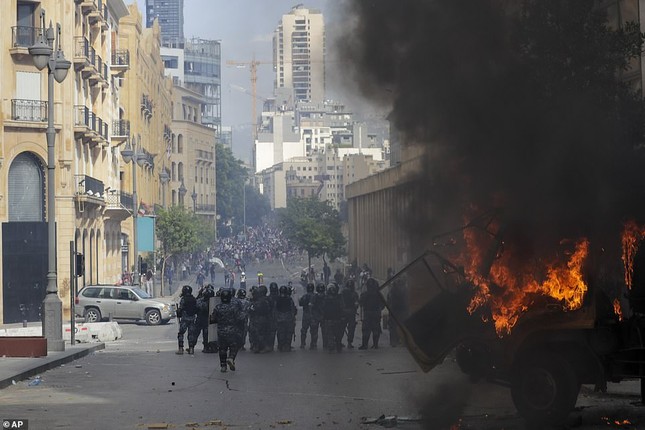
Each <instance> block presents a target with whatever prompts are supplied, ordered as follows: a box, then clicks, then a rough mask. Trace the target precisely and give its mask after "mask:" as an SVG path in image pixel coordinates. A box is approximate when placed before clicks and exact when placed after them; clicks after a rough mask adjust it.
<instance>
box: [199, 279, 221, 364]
mask: <svg viewBox="0 0 645 430" xmlns="http://www.w3.org/2000/svg"><path fill="white" fill-rule="evenodd" d="M211 297H215V289H214V288H213V286H212V285H211V284H208V285H206V286H205V287H204V288H202V289H200V290H199V293H198V294H197V319H196V321H195V331H196V335H195V340H197V338H199V334H200V333H201V335H202V344H203V345H204V349H202V352H206V353H212V352H217V344H215V345H212V344H211V343H209V342H208V305H209V302H210V299H211Z"/></svg>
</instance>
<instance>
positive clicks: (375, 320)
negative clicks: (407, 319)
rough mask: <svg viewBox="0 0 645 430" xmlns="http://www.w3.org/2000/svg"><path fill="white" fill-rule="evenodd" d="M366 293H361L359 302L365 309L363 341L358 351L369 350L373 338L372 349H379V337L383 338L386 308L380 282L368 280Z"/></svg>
mask: <svg viewBox="0 0 645 430" xmlns="http://www.w3.org/2000/svg"><path fill="white" fill-rule="evenodd" d="M365 288H366V291H364V292H363V293H361V296H360V299H359V302H360V305H361V308H363V326H362V332H363V333H362V334H363V340H362V343H361V346H360V347H358V349H367V347H368V343H369V340H370V335H371V336H372V348H378V341H379V337H380V336H381V311H382V310H383V308H384V307H385V305H384V304H383V300H382V299H381V295H380V294H379V292H378V288H379V285H378V281H377V280H376V279H374V278H368V279H367V281H366V282H365Z"/></svg>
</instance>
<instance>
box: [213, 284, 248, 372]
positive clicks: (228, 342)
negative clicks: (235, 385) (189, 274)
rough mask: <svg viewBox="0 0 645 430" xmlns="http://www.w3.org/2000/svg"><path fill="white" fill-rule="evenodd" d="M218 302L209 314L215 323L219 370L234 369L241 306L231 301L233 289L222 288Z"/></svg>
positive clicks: (241, 318) (237, 348)
mask: <svg viewBox="0 0 645 430" xmlns="http://www.w3.org/2000/svg"><path fill="white" fill-rule="evenodd" d="M219 298H220V303H218V304H217V305H215V309H213V313H211V316H210V323H211V324H217V346H218V351H219V363H220V371H221V372H226V371H227V365H228V369H230V370H232V371H235V358H236V357H237V352H238V351H239V349H240V343H241V339H242V332H241V329H240V327H241V325H242V322H243V321H244V315H243V312H242V309H241V307H240V306H239V305H238V304H237V303H233V302H232V299H233V290H232V289H230V288H223V289H222V290H221V291H220V296H219Z"/></svg>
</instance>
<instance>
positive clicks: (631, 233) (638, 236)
mask: <svg viewBox="0 0 645 430" xmlns="http://www.w3.org/2000/svg"><path fill="white" fill-rule="evenodd" d="M644 237H645V227H640V226H638V225H637V224H636V222H634V221H628V222H626V223H625V229H624V230H623V237H622V243H623V256H622V260H623V266H624V268H625V285H627V289H629V290H631V289H632V282H633V275H634V256H635V255H636V252H637V251H638V245H639V244H640V241H641V240H643V238H644Z"/></svg>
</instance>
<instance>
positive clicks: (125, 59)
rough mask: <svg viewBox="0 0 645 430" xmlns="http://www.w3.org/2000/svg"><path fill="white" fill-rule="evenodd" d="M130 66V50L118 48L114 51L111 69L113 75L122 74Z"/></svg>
mask: <svg viewBox="0 0 645 430" xmlns="http://www.w3.org/2000/svg"><path fill="white" fill-rule="evenodd" d="M129 68H130V51H128V50H127V49H117V50H115V51H112V64H110V71H111V72H112V74H113V75H116V76H120V75H122V74H123V73H125V72H126V71H127V70H128V69H129Z"/></svg>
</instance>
